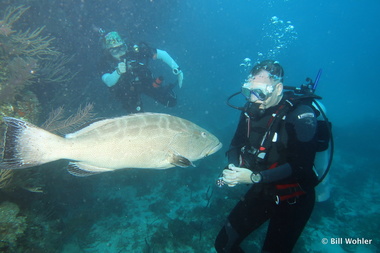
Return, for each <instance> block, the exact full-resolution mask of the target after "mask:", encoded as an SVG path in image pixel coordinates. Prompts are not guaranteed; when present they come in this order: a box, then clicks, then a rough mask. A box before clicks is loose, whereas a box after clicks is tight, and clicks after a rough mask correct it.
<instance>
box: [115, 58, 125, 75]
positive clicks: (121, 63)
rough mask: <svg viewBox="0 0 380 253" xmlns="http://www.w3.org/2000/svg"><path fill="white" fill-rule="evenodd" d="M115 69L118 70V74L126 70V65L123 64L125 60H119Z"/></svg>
mask: <svg viewBox="0 0 380 253" xmlns="http://www.w3.org/2000/svg"><path fill="white" fill-rule="evenodd" d="M117 70H118V74H120V75H121V74H124V73H125V72H127V65H126V64H125V61H124V62H119V64H118V65H117Z"/></svg>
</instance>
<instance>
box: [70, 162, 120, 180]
mask: <svg viewBox="0 0 380 253" xmlns="http://www.w3.org/2000/svg"><path fill="white" fill-rule="evenodd" d="M67 171H68V172H69V173H70V174H71V175H73V176H77V177H88V176H92V175H96V174H99V173H102V172H108V171H113V169H106V168H99V167H95V166H92V165H88V164H85V163H80V162H70V163H69V167H68V168H67Z"/></svg>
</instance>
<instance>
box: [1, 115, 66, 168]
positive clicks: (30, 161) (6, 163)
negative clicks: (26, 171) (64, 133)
mask: <svg viewBox="0 0 380 253" xmlns="http://www.w3.org/2000/svg"><path fill="white" fill-rule="evenodd" d="M3 120H4V121H5V123H6V125H7V128H6V132H5V138H4V150H3V152H2V158H3V159H2V162H1V164H0V167H2V168H6V169H22V168H28V167H33V166H37V165H40V164H43V163H47V162H51V161H54V160H58V159H59V158H55V157H54V156H53V155H51V153H52V151H51V150H54V148H55V145H54V144H55V142H56V141H57V140H59V139H60V138H61V137H59V136H57V135H54V134H52V133H49V132H48V131H46V130H44V129H42V128H39V127H37V126H35V125H33V124H31V123H29V122H26V121H23V120H20V119H16V118H12V117H3ZM37 147H38V148H37Z"/></svg>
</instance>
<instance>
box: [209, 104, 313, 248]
mask: <svg viewBox="0 0 380 253" xmlns="http://www.w3.org/2000/svg"><path fill="white" fill-rule="evenodd" d="M285 104H286V102H285V98H284V99H283V100H282V101H281V102H280V104H279V105H277V106H275V107H272V108H269V109H267V110H265V111H262V110H261V111H260V110H258V109H256V112H253V113H250V112H249V111H248V113H246V114H244V113H242V114H241V118H240V122H239V125H238V127H237V130H236V133H235V135H234V137H233V139H232V142H231V146H230V150H229V151H228V153H227V154H228V160H229V163H233V164H235V166H240V167H245V168H248V169H251V170H253V171H254V172H260V174H261V175H262V181H261V182H260V183H257V184H253V186H252V187H251V188H250V189H249V190H248V192H247V193H246V195H245V197H244V198H243V199H242V200H241V201H240V202H239V203H238V204H237V205H236V206H235V208H234V209H233V210H232V212H231V213H230V215H229V216H228V221H227V223H226V224H225V226H224V227H223V228H222V230H221V231H220V232H219V234H218V236H217V239H216V241H215V248H216V250H217V252H243V250H242V249H241V248H240V246H239V245H240V243H241V242H242V241H243V240H244V238H245V237H247V236H248V235H249V234H250V233H251V232H252V231H254V230H255V229H257V228H258V227H260V226H261V225H262V224H263V223H264V222H266V221H267V220H270V222H269V227H268V231H267V235H266V238H265V242H264V245H263V248H262V252H291V251H292V249H293V247H294V245H295V243H296V241H297V239H298V237H299V236H300V234H301V232H302V230H303V228H304V226H305V225H306V223H307V221H308V219H309V217H310V215H311V212H312V210H313V207H314V202H315V192H314V187H315V185H316V183H317V177H316V175H315V173H314V171H313V161H314V158H315V153H316V145H317V143H316V134H315V133H316V127H317V120H316V115H315V113H316V112H315V110H314V109H313V108H312V106H311V105H306V104H298V105H295V106H294V107H292V108H290V109H288V110H287V112H286V119H283V120H281V119H280V118H283V117H282V116H283V115H280V114H281V110H280V109H279V108H280V107H281V106H282V105H285ZM248 105H250V106H252V107H256V108H257V106H256V105H255V104H252V103H249V104H248ZM281 108H283V107H281ZM284 108H285V107H284ZM282 110H284V109H282ZM273 113H277V115H279V118H277V119H273V118H272V115H273ZM284 113H285V112H284ZM247 115H250V116H251V117H250V120H249V121H250V122H249V124H248V118H247ZM270 122H272V123H273V124H272V127H271V128H270V129H271V131H270V132H268V126H269V125H270ZM248 126H249V128H250V129H249V130H248ZM276 128H277V129H276ZM267 132H268V133H267ZM266 133H267V136H268V139H269V140H277V141H276V142H273V141H269V140H268V141H264V142H262V140H263V136H264V135H265V134H266ZM247 134H249V136H250V137H247ZM262 143H264V146H265V148H264V150H265V152H264V153H265V156H264V158H263V155H258V154H259V153H260V147H262V145H261V144H262ZM261 149H263V147H262V148H261ZM262 158H263V159H262ZM276 202H277V203H276Z"/></svg>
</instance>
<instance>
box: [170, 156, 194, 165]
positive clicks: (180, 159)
mask: <svg viewBox="0 0 380 253" xmlns="http://www.w3.org/2000/svg"><path fill="white" fill-rule="evenodd" d="M169 162H170V163H171V164H173V165H175V166H178V167H182V168H184V167H189V166H193V167H195V165H194V164H193V163H192V162H191V161H190V160H189V159H187V158H186V157H184V156H181V155H176V154H172V156H171V157H170V159H169Z"/></svg>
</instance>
